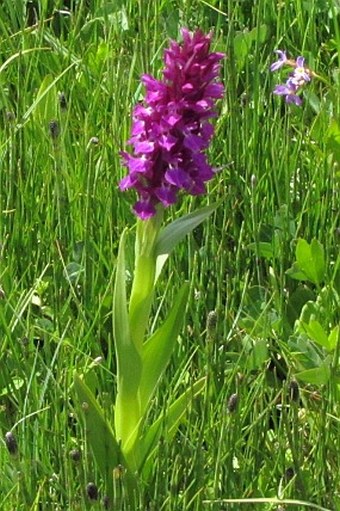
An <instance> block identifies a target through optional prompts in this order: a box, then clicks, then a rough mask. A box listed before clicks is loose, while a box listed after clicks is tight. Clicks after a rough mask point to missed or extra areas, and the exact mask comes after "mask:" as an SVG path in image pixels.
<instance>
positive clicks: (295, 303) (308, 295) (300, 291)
mask: <svg viewBox="0 0 340 511" xmlns="http://www.w3.org/2000/svg"><path fill="white" fill-rule="evenodd" d="M314 298H315V296H314V293H313V292H312V291H311V289H310V288H309V287H307V286H304V285H299V286H298V288H297V289H296V290H295V291H293V292H292V294H291V295H290V296H289V300H288V304H287V318H288V320H289V322H290V324H291V325H294V323H295V321H296V320H297V319H298V317H299V316H300V314H301V311H302V308H303V306H304V305H305V304H306V303H307V302H308V301H310V300H314Z"/></svg>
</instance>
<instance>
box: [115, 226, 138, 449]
mask: <svg viewBox="0 0 340 511" xmlns="http://www.w3.org/2000/svg"><path fill="white" fill-rule="evenodd" d="M125 237H126V230H125V231H124V232H123V234H122V237H121V240H120V244H119V251H118V258H117V269H116V280H115V287H114V293H113V330H114V340H115V351H116V357H117V399H116V406H115V428H116V436H117V440H118V441H121V442H122V449H123V450H124V446H125V444H126V442H127V441H128V439H129V438H130V437H131V435H133V436H134V437H136V436H137V435H138V425H139V424H140V421H141V414H140V403H139V397H138V389H139V383H140V378H141V373H142V364H141V357H140V354H139V352H138V351H137V348H136V346H135V345H134V343H133V342H132V339H131V336H130V327H129V318H128V311H127V300H126V285H125V279H126V273H125V255H124V251H125Z"/></svg>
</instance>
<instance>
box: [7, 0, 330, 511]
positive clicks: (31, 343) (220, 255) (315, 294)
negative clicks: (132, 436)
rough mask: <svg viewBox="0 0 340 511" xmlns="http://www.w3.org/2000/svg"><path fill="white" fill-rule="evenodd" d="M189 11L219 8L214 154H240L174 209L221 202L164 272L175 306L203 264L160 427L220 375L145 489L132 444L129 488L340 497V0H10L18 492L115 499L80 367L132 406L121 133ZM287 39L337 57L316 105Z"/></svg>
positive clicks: (185, 502) (312, 52) (309, 504)
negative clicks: (97, 448) (121, 375)
mask: <svg viewBox="0 0 340 511" xmlns="http://www.w3.org/2000/svg"><path fill="white" fill-rule="evenodd" d="M182 26H187V27H188V28H190V29H194V28H197V27H200V28H202V30H204V31H206V32H207V31H209V30H210V29H213V31H214V34H215V35H214V44H213V49H214V50H216V51H221V52H225V53H226V54H227V58H226V59H225V61H224V63H223V76H222V79H223V82H224V84H225V86H226V94H225V98H224V99H223V100H222V101H220V103H219V109H220V116H219V117H218V119H216V134H215V138H214V139H213V143H212V146H211V150H210V155H209V158H210V161H211V162H212V163H213V164H214V166H216V167H217V168H219V169H220V170H219V172H218V173H217V174H216V178H215V179H214V180H213V181H211V183H210V184H209V193H208V194H207V196H205V197H196V198H194V199H192V198H186V197H183V198H182V200H181V203H180V204H179V205H178V206H177V207H174V208H173V209H171V210H168V211H166V219H168V220H172V219H174V218H176V217H177V216H179V215H180V214H181V215H183V214H185V213H187V212H190V211H195V210H197V209H198V208H200V207H203V206H205V205H209V204H214V203H216V202H218V203H219V207H218V208H217V209H216V211H214V212H213V214H212V215H211V216H210V217H209V218H208V220H206V221H205V223H203V224H202V225H200V226H199V227H197V228H196V229H195V230H194V232H193V234H192V235H190V236H188V237H187V238H186V239H185V240H184V241H182V242H181V244H180V245H179V246H178V247H177V248H176V249H175V251H174V252H173V253H172V255H171V257H170V259H169V261H168V262H167V265H166V267H165V268H164V272H163V274H162V276H161V277H160V279H159V282H158V287H157V301H156V303H155V308H154V311H153V312H154V317H156V320H157V321H156V323H157V326H159V325H160V324H161V322H162V319H163V317H166V316H165V313H163V308H164V310H165V311H167V312H169V310H170V307H171V305H172V304H173V302H174V297H175V296H176V295H177V293H178V292H179V290H180V288H181V286H182V284H183V282H184V281H185V280H188V281H189V287H190V295H189V299H188V302H187V306H186V311H185V320H184V324H185V326H184V328H183V329H182V331H181V333H180V335H179V338H178V343H177V345H176V348H175V351H174V355H173V357H172V359H171V362H170V365H169V367H168V368H167V370H166V373H165V375H164V377H163V381H162V384H161V386H160V388H159V389H158V391H157V394H156V395H155V396H154V398H153V401H152V406H151V407H150V411H149V416H148V419H147V423H146V425H145V430H146V431H147V428H148V425H151V424H152V423H153V422H154V421H155V419H156V418H157V417H159V415H160V413H161V412H162V411H164V413H165V411H166V409H167V407H168V404H169V403H170V402H172V401H173V400H174V398H175V397H177V396H180V395H181V394H183V392H185V391H186V390H188V389H190V388H191V386H192V385H193V384H194V382H195V381H197V380H200V379H201V378H202V377H205V376H206V377H207V381H208V384H207V386H206V388H205V390H204V393H202V394H201V395H200V396H198V397H196V398H195V399H194V400H193V402H192V405H191V406H188V412H187V414H186V418H185V420H184V421H183V422H182V424H181V425H180V428H179V430H178V432H177V433H176V435H175V436H174V438H173V439H172V441H171V442H170V441H165V439H164V437H163V436H161V437H160V439H159V445H158V451H157V453H156V455H155V458H154V462H153V464H152V465H150V468H149V473H148V477H147V478H145V479H143V480H141V481H140V483H139V488H138V495H139V502H138V503H136V504H135V509H131V507H129V504H128V499H127V498H126V492H127V488H128V481H126V479H127V478H126V477H125V474H124V467H123V466H121V465H120V463H119V460H117V461H118V464H117V468H116V470H115V473H114V481H113V482H114V492H115V502H114V507H113V508H114V509H119V510H128V509H131V511H137V510H150V511H151V510H154V511H156V510H157V511H159V510H164V511H165V510H176V511H177V510H183V511H191V510H193V511H201V510H205V509H206V510H208V511H221V510H233V511H237V510H240V509H254V510H265V511H269V510H279V509H280V510H283V509H285V510H290V509H291V510H299V509H326V510H329V511H336V510H338V509H340V475H339V465H340V441H339V438H340V387H339V385H340V367H339V356H340V333H339V332H340V256H339V248H338V247H339V241H340V215H339V211H340V210H339V204H340V186H339V181H340V170H339V161H340V127H339V126H340V93H339V92H340V85H339V62H340V61H339V52H340V5H339V2H338V1H337V0H328V1H327V0H316V1H314V2H312V1H311V2H309V1H302V0H297V1H295V2H294V1H293V2H286V1H279V0H277V1H274V0H258V1H257V2H253V1H248V0H207V1H205V0H154V1H147V0H139V1H138V0H116V1H111V2H109V1H107V2H106V1H104V0H93V1H87V0H78V1H77V0H70V1H69V2H66V0H65V1H64V2H63V1H61V0H60V1H58V0H56V1H54V2H52V1H50V0H31V1H26V2H23V1H21V0H3V1H2V3H1V10H0V34H1V35H0V50H1V51H0V81H1V87H0V256H1V258H0V341H1V342H0V434H1V443H0V472H1V479H0V501H1V505H0V509H1V511H12V510H13V509H16V510H17V511H19V510H24V511H26V510H31V511H35V510H37V511H38V510H45V509H46V510H49V509H53V510H56V511H57V510H64V509H67V510H83V509H90V508H91V509H98V510H99V509H105V508H106V507H107V505H106V504H107V503H106V502H105V495H106V491H107V481H105V480H103V478H102V476H101V472H100V467H98V465H97V463H96V462H95V459H94V457H93V453H92V450H91V448H90V446H89V442H87V440H88V437H89V436H91V437H93V435H95V433H94V432H93V430H91V429H90V430H89V429H88V427H86V426H85V422H84V413H86V404H87V403H86V402H80V400H79V398H78V396H79V394H77V392H76V391H75V388H74V373H75V372H77V373H78V374H84V373H86V375H87V384H88V385H89V386H90V387H91V389H92V390H94V391H95V394H96V398H97V399H98V402H99V403H100V406H101V407H102V408H103V409H104V411H105V413H106V414H107V418H108V419H109V420H113V413H112V405H113V403H114V402H115V389H116V380H115V378H116V361H115V357H114V346H113V328H114V326H113V314H112V310H113V289H114V278H115V269H116V262H117V255H118V244H119V240H120V236H121V233H122V232H123V230H124V228H126V227H127V228H128V232H127V239H126V266H127V271H126V280H127V286H128V287H129V286H130V284H131V272H132V271H133V260H134V255H133V254H134V252H133V251H134V247H133V241H134V233H135V222H136V219H135V217H134V215H133V214H132V213H131V204H132V203H133V200H134V196H133V194H132V193H131V194H130V193H128V192H126V193H121V192H120V191H119V190H118V187H117V184H118V182H119V180H120V179H121V178H122V177H123V175H124V174H125V173H126V169H124V168H122V166H121V162H120V156H119V151H120V150H122V149H123V148H125V147H126V140H127V139H128V138H129V131H130V124H131V111H132V107H133V105H134V104H135V103H136V102H137V101H139V100H140V99H141V98H142V93H143V90H142V87H141V85H140V81H139V79H140V75H141V74H143V73H146V72H150V73H153V74H155V75H156V76H159V72H160V69H161V67H162V52H163V49H164V47H165V46H166V45H167V44H168V40H169V38H173V39H179V30H180V27H182ZM275 49H281V50H286V51H287V53H288V55H290V56H293V57H295V56H296V55H303V56H304V57H305V58H306V62H307V65H308V67H309V68H311V69H312V70H314V71H315V73H316V74H317V75H318V76H319V77H320V79H319V78H313V80H312V82H311V83H310V84H308V86H307V87H306V88H305V91H304V97H303V104H302V106H301V107H296V106H295V105H286V104H285V102H284V99H283V98H281V97H277V96H274V95H273V94H272V90H273V88H274V86H275V85H276V84H277V83H279V78H278V76H277V75H276V74H273V73H270V72H269V66H270V64H271V63H272V62H273V61H275V60H276V56H275V55H274V53H273V51H274V50H275ZM161 304H162V306H163V308H162V312H161V313H160V314H158V311H159V310H160V309H159V306H160V305H161ZM183 312H184V311H183ZM154 326H155V325H150V331H152V330H153V329H154ZM88 424H89V422H87V425H88ZM8 432H11V433H12V435H11V434H10V435H8ZM6 433H7V436H6ZM104 436H105V434H104V433H103V430H101V431H100V432H98V442H100V440H101V439H102V438H103V437H104ZM103 451H104V452H111V451H110V450H109V449H108V450H106V449H103ZM228 499H229V500H230V502H228ZM257 499H258V500H257ZM242 500H243V502H242ZM232 501H233V502H232Z"/></svg>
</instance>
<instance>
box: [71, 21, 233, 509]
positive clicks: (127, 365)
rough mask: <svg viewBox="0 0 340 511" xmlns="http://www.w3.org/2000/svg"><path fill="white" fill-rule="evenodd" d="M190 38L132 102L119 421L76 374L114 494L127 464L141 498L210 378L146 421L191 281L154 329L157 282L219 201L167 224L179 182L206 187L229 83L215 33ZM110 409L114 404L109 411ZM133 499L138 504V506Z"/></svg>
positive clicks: (119, 271) (188, 187)
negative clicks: (163, 442)
mask: <svg viewBox="0 0 340 511" xmlns="http://www.w3.org/2000/svg"><path fill="white" fill-rule="evenodd" d="M182 37H183V42H182V43H180V44H179V43H177V42H175V41H172V42H171V43H170V46H169V48H168V49H167V50H165V52H164V64H165V66H164V70H163V77H162V79H161V80H158V79H156V78H154V77H153V76H150V75H144V76H143V77H142V83H143V84H144V86H145V89H146V95H145V99H144V101H143V102H142V103H139V104H137V105H136V106H135V107H134V110H133V122H132V131H131V138H130V139H129V141H128V144H130V145H131V146H132V153H129V152H125V151H124V152H122V153H121V155H122V158H123V164H124V165H125V166H126V167H127V169H128V175H127V176H126V177H124V179H122V180H121V182H120V185H119V186H120V189H121V190H127V189H134V190H135V191H136V192H137V196H138V200H137V202H136V203H135V205H134V207H133V210H134V213H135V214H136V216H137V228H136V241H135V268H134V274H133V283H132V288H131V292H130V296H129V298H128V297H127V291H126V282H125V281H126V269H125V243H126V237H127V233H128V231H127V230H125V231H124V232H123V234H122V236H121V240H120V244H119V251H118V258H117V267H116V276H115V287H114V296H113V323H114V341H115V353H116V359H117V389H116V401H115V406H114V411H113V415H114V421H112V422H113V423H111V422H110V419H107V418H106V416H105V414H104V411H103V410H102V409H101V408H100V406H99V404H98V402H97V400H96V398H95V396H94V393H93V392H92V390H91V389H90V386H89V385H88V384H87V381H86V373H85V374H82V375H78V374H76V375H75V379H74V384H75V389H76V392H77V395H78V399H79V401H80V403H82V408H83V412H84V419H85V424H86V434H87V439H88V441H89V443H90V445H91V447H92V450H93V453H94V456H95V458H96V461H97V464H98V467H99V469H100V471H101V473H102V476H103V478H104V479H105V480H106V484H107V486H108V494H109V496H110V497H113V494H114V474H117V467H119V466H120V467H123V471H124V473H125V481H126V485H127V488H128V496H129V498H130V503H131V506H133V500H131V499H133V495H134V493H135V492H136V485H137V481H138V477H142V478H144V479H147V477H148V475H149V473H150V460H152V457H153V455H154V453H155V451H156V449H157V443H158V441H159V438H160V435H161V434H162V435H163V436H164V435H165V436H166V438H167V439H168V440H171V438H172V437H173V435H174V433H175V432H176V429H177V426H178V425H179V423H180V421H181V420H182V418H183V416H184V414H185V411H186V409H187V406H188V403H190V401H191V399H192V398H193V397H195V396H197V395H198V394H199V393H201V392H202V390H203V389H204V386H205V379H204V378H202V379H199V380H198V381H196V382H194V383H193V385H192V386H191V388H189V389H187V390H186V391H185V392H184V393H183V394H182V395H180V396H179V397H177V398H176V399H175V400H174V401H173V402H172V403H171V404H170V406H169V407H168V409H167V410H166V412H164V411H162V412H161V413H160V415H159V417H158V418H157V419H156V421H155V422H154V423H153V424H151V425H148V428H144V427H143V426H144V425H145V420H146V417H147V414H148V411H149V408H150V405H151V401H152V397H153V395H154V393H155V391H156V389H157V386H158V384H159V383H160V381H161V378H162V375H163V373H164V371H165V369H166V367H167V365H168V363H169V361H170V358H171V355H172V352H173V350H174V347H175V345H176V340H177V338H178V335H179V332H180V329H181V327H182V319H183V311H184V310H185V307H186V303H187V300H188V293H189V287H188V283H184V284H183V285H182V287H181V288H180V290H179V293H178V295H177V297H176V299H175V301H174V304H173V306H172V308H171V310H170V313H169V314H168V316H167V318H166V319H165V320H164V321H163V323H162V324H161V325H160V326H159V327H158V329H156V330H155V331H151V332H150V331H149V325H150V324H151V321H150V315H151V307H152V303H153V299H154V295H155V286H156V282H157V280H158V278H159V276H160V274H161V271H162V268H163V266H164V264H165V262H166V260H167V258H168V256H169V254H170V253H171V251H172V250H173V248H174V247H175V246H176V245H177V244H178V243H179V242H180V241H181V240H182V239H183V238H184V237H185V236H186V235H187V234H189V233H190V232H191V231H192V230H193V229H194V228H195V227H196V226H197V225H199V224H200V223H201V222H203V221H204V220H205V219H206V218H207V217H208V216H209V215H210V214H211V213H212V212H213V211H214V209H215V208H216V205H210V206H207V207H205V208H203V209H200V210H198V211H195V212H193V213H190V214H187V215H185V216H183V217H181V218H178V219H176V220H175V221H173V222H172V223H170V224H168V225H165V226H163V217H164V211H165V209H166V208H167V207H168V206H170V205H173V204H175V203H176V202H177V200H178V198H179V195H180V192H182V191H184V192H187V193H188V194H190V195H200V194H204V193H205V191H206V182H207V181H209V180H210V179H211V178H213V176H214V170H213V168H212V167H211V166H210V165H209V163H208V161H207V157H206V154H205V151H206V149H207V148H208V146H209V144H210V141H211V138H212V136H213V132H214V127H213V125H212V123H211V119H212V118H213V117H215V116H216V111H215V104H216V101H217V100H218V99H220V98H222V96H223V93H224V87H223V85H222V84H221V83H220V81H219V73H220V66H221V60H222V59H223V57H224V54H222V53H217V52H211V51H210V45H211V38H212V36H211V34H208V35H206V34H203V33H202V32H201V31H200V30H197V31H195V32H194V33H191V32H189V30H187V29H186V28H183V29H182ZM106 413H107V412H106ZM132 508H133V507H132Z"/></svg>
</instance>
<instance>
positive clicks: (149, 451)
mask: <svg viewBox="0 0 340 511" xmlns="http://www.w3.org/2000/svg"><path fill="white" fill-rule="evenodd" d="M205 384H206V378H205V377H204V378H201V379H200V380H198V381H196V382H195V383H194V384H193V385H192V386H191V387H190V388H189V389H187V390H186V391H185V392H183V394H182V395H181V396H180V397H179V398H177V399H176V401H174V403H172V405H170V407H169V408H168V409H167V410H166V411H165V412H162V413H161V415H160V417H159V418H158V419H157V420H156V421H155V422H154V423H153V424H152V425H151V426H150V428H148V430H147V432H146V434H145V435H144V437H142V439H141V446H142V448H141V458H140V463H139V470H143V476H144V477H145V478H146V480H147V476H148V474H149V473H150V470H151V463H150V462H148V460H150V461H152V458H153V454H154V452H155V450H156V449H157V445H156V444H157V442H158V440H159V439H160V436H161V435H163V436H164V437H165V440H166V441H167V442H170V441H171V440H172V439H173V437H174V435H175V433H176V431H177V428H178V426H179V424H180V422H181V421H182V420H183V417H184V415H185V413H186V412H187V411H188V409H189V407H190V405H191V403H192V400H193V399H194V398H195V397H197V396H198V395H199V394H201V392H202V391H203V390H204V388H205Z"/></svg>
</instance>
